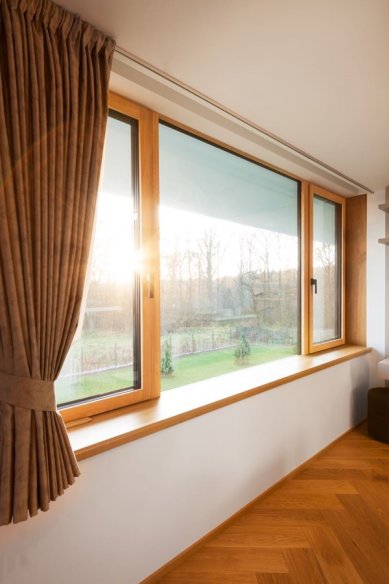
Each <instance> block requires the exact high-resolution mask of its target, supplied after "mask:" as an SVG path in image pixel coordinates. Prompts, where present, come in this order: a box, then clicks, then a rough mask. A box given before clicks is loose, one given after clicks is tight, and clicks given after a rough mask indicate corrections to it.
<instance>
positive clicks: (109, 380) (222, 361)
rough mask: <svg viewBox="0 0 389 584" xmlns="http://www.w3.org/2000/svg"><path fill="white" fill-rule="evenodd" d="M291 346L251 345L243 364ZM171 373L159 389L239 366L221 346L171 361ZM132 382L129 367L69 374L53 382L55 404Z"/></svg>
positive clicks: (283, 354)
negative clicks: (172, 367)
mask: <svg viewBox="0 0 389 584" xmlns="http://www.w3.org/2000/svg"><path fill="white" fill-rule="evenodd" d="M293 354H294V352H293V348H292V347H285V346H280V345H265V346H259V347H258V346H257V347H255V346H254V347H251V355H250V357H249V358H248V360H247V363H246V364H245V367H248V366H252V365H258V364H259V363H266V362H268V361H273V360H274V359H282V358H283V357H289V356H290V355H293ZM173 363H174V373H173V375H171V376H162V378H161V384H162V391H165V390H168V389H173V388H174V387H180V386H181V385H187V384H188V383H194V382H195V381H201V380H202V379H207V378H209V377H216V376H217V375H223V374H224V373H230V372H231V371H239V369H241V368H242V366H241V365H239V364H238V363H236V360H235V358H234V356H233V349H231V348H229V349H221V350H220V351H211V352H209V353H197V354H194V355H187V356H185V357H180V358H176V359H174V360H173ZM131 384H132V368H131V367H123V368H120V369H112V370H110V371H104V372H100V373H97V374H96V373H93V374H90V375H85V376H83V377H81V378H78V379H77V380H74V379H72V378H71V377H65V378H61V379H59V380H58V381H57V382H56V395H57V402H58V404H61V403H65V402H69V401H73V400H77V399H82V398H85V397H90V396H96V395H100V394H103V393H106V392H109V391H114V390H115V389H122V388H124V387H128V386H130V385H131Z"/></svg>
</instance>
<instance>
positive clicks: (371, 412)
mask: <svg viewBox="0 0 389 584" xmlns="http://www.w3.org/2000/svg"><path fill="white" fill-rule="evenodd" d="M367 428H368V431H369V434H370V436H371V437H372V438H375V439H376V440H380V442H385V443H386V444H389V388H386V387H373V389H370V391H369V393H368V396H367Z"/></svg>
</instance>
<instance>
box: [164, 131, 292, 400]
mask: <svg viewBox="0 0 389 584" xmlns="http://www.w3.org/2000/svg"><path fill="white" fill-rule="evenodd" d="M159 135H160V236H161V246H160V253H161V352H162V362H161V373H162V378H161V384H162V389H170V388H172V387H178V386H181V385H186V384H188V383H192V382H195V381H199V380H202V379H206V378H209V377H214V376H215V375H221V374H224V373H228V372H230V371H236V370H239V369H241V368H242V367H248V366H251V365H256V364H259V363H264V362H267V361H271V360H274V359H280V358H282V357H286V356H289V355H293V354H296V353H298V352H299V351H300V334H299V323H300V294H299V282H300V272H299V249H300V247H299V184H298V182H297V181H295V180H292V179H290V178H288V177H286V176H283V175H281V174H279V173H276V172H273V171H271V170H269V169H267V168H264V167H262V166H260V165H259V164H256V163H254V162H252V161H250V160H247V159H245V158H243V157H241V156H237V155H235V154H232V153H231V152H228V151H226V150H224V149H222V148H218V147H216V146H214V145H212V144H209V143H207V142H205V141H204V140H200V139H198V138H195V137H194V136H191V135H189V134H187V133H184V132H182V131H178V130H176V129H174V128H172V127H170V126H167V125H165V124H161V125H160V130H159Z"/></svg>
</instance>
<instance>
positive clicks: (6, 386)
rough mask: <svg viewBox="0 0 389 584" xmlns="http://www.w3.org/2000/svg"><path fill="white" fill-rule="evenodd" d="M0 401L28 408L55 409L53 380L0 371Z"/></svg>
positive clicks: (39, 409) (43, 410)
mask: <svg viewBox="0 0 389 584" xmlns="http://www.w3.org/2000/svg"><path fill="white" fill-rule="evenodd" d="M0 401H2V402H5V403H7V404H10V405H13V406H17V407H19V408H26V409H28V410H38V411H42V412H45V411H56V409H57V406H56V403H55V392H54V381H46V380H44V379H32V378H31V377H19V376H18V375H10V374H9V373H3V372H2V371H0Z"/></svg>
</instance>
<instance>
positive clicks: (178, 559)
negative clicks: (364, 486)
mask: <svg viewBox="0 0 389 584" xmlns="http://www.w3.org/2000/svg"><path fill="white" fill-rule="evenodd" d="M365 421H366V420H364V421H363V422H360V423H359V424H357V425H356V426H354V427H353V428H350V429H349V430H346V432H343V433H342V434H341V435H340V436H338V438H335V440H333V441H332V442H330V444H327V446H325V447H324V448H322V450H320V451H319V452H317V453H316V454H314V455H313V456H311V458H308V460H306V461H305V462H303V463H302V464H300V465H299V466H297V467H296V468H295V469H293V470H292V471H290V472H289V473H288V474H287V475H285V476H284V477H282V478H281V479H280V480H279V481H277V482H276V483H274V485H272V486H271V487H269V488H268V489H266V490H265V491H263V493H260V495H258V496H257V497H255V499H253V500H252V501H250V503H247V505H245V506H244V507H242V508H241V509H239V511H237V512H236V513H234V514H233V515H231V516H230V517H228V519H226V520H225V521H223V523H221V524H220V525H218V526H217V527H215V528H214V529H212V530H211V531H210V532H208V533H207V534H206V535H204V536H203V537H201V538H200V539H198V540H197V541H195V542H194V543H193V544H192V545H190V546H189V547H188V548H186V549H185V550H183V551H182V552H181V553H179V554H178V555H177V556H175V557H174V558H173V559H171V560H169V562H167V563H166V564H164V565H163V566H161V567H160V568H158V570H156V572H153V573H152V574H151V575H150V576H148V577H147V578H145V579H144V580H142V582H141V583H140V584H156V582H159V580H160V579H161V578H162V577H163V576H166V574H168V573H169V572H171V571H172V570H173V569H174V568H176V567H177V566H178V565H179V564H181V563H182V562H184V561H185V560H187V559H188V557H189V556H190V555H192V554H193V553H195V552H196V551H198V550H199V549H200V548H201V547H202V546H203V545H205V544H206V543H207V542H208V541H209V540H210V539H211V538H212V537H214V536H215V535H217V534H218V533H219V532H220V531H222V530H223V529H224V528H225V527H227V526H228V525H229V524H230V523H232V522H233V521H235V520H236V519H238V517H240V516H241V515H243V513H245V512H246V511H247V510H248V509H249V508H250V507H252V506H253V505H255V504H256V503H257V502H258V501H260V500H261V499H263V498H264V497H266V496H267V495H269V493H271V492H272V491H274V490H275V489H277V488H278V487H279V486H280V485H282V483H284V482H285V481H287V480H288V479H290V478H292V477H293V476H295V475H296V474H298V473H299V472H301V471H302V470H303V469H304V468H305V467H306V466H307V465H309V464H310V463H311V462H313V461H314V460H316V458H318V457H319V456H321V455H322V454H323V453H324V452H326V451H327V450H328V449H329V448H331V447H332V446H334V444H336V443H337V442H338V441H339V440H341V439H342V438H344V437H345V436H347V434H350V432H352V431H353V430H355V429H356V428H358V427H359V426H362V424H364V423H365Z"/></svg>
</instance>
